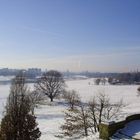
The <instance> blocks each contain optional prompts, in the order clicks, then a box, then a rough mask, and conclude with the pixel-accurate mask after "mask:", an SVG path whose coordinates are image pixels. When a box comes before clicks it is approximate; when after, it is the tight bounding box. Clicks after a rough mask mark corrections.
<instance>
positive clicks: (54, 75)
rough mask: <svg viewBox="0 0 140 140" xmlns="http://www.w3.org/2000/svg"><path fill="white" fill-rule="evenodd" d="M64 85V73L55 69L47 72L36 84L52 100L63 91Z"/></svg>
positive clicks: (38, 89)
mask: <svg viewBox="0 0 140 140" xmlns="http://www.w3.org/2000/svg"><path fill="white" fill-rule="evenodd" d="M64 87H65V82H64V79H63V76H62V74H61V73H60V72H58V71H55V70H51V71H48V72H45V73H44V74H43V76H42V77H41V78H40V79H39V80H38V81H37V84H35V88H36V90H37V91H39V92H41V93H44V94H45V95H47V96H48V97H49V98H50V100H51V102H52V101H53V99H54V98H56V97H57V96H59V95H60V94H61V93H62V92H63V90H64Z"/></svg>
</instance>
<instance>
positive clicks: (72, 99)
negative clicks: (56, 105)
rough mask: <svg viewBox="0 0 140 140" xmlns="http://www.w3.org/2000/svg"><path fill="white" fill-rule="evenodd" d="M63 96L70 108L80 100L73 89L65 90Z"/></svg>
mask: <svg viewBox="0 0 140 140" xmlns="http://www.w3.org/2000/svg"><path fill="white" fill-rule="evenodd" d="M63 98H64V99H65V101H66V102H67V103H68V105H69V108H70V109H74V107H75V106H77V105H78V104H79V102H80V97H79V95H78V94H77V93H76V91H74V90H71V91H66V92H65V93H64V95H63Z"/></svg>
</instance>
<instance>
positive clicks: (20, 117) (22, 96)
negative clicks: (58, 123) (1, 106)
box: [0, 73, 41, 140]
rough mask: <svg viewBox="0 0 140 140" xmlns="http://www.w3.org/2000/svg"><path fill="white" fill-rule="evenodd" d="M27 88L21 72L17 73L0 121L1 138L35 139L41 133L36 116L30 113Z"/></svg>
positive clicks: (6, 139) (4, 139)
mask: <svg viewBox="0 0 140 140" xmlns="http://www.w3.org/2000/svg"><path fill="white" fill-rule="evenodd" d="M28 94H29V90H28V87H27V86H26V84H25V77H24V75H23V73H20V74H19V75H17V76H16V77H15V78H14V79H13V81H12V85H11V89H10V94H9V97H8V99H7V104H6V111H5V116H4V118H3V119H2V122H1V127H0V130H1V137H2V139H3V140H25V139H28V140H37V139H39V137H40V135H41V133H40V131H39V128H37V123H36V117H35V116H34V115H32V114H31V103H30V99H29V96H28Z"/></svg>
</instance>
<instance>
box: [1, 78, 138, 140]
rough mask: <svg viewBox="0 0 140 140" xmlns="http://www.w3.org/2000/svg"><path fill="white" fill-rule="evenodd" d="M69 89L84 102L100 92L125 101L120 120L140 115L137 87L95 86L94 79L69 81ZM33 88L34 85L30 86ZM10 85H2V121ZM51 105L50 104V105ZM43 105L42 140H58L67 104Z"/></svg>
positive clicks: (40, 115) (40, 118) (40, 114)
mask: <svg viewBox="0 0 140 140" xmlns="http://www.w3.org/2000/svg"><path fill="white" fill-rule="evenodd" d="M66 84H67V89H74V90H76V91H77V92H78V94H79V95H80V97H81V99H82V101H83V102H87V101H88V100H89V99H91V97H93V96H96V95H98V93H99V92H104V93H105V94H108V95H109V97H110V98H111V101H112V102H116V101H119V100H120V99H123V102H124V104H125V107H124V108H123V110H122V113H121V114H122V115H120V118H119V119H123V118H124V117H125V116H126V115H128V114H133V113H140V97H138V96H137V88H138V86H137V85H98V86H97V85H94V82H93V79H86V80H71V81H67V82H66ZM30 86H31V87H32V86H33V85H32V84H30ZM9 89H10V85H0V119H1V118H2V114H3V111H4V105H5V101H6V97H7V96H8V94H9ZM48 104H49V103H48ZM48 104H47V105H42V106H40V107H39V108H37V109H36V115H37V121H38V124H39V128H40V130H41V132H42V136H41V140H46V139H51V140H58V139H59V138H58V137H55V136H57V135H59V134H60V133H61V129H60V126H61V124H62V123H63V121H64V120H63V119H64V112H63V111H64V110H65V108H66V106H65V104H63V102H61V101H59V102H58V101H55V102H54V103H53V104H51V105H50V104H49V105H48Z"/></svg>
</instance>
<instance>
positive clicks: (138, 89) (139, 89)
mask: <svg viewBox="0 0 140 140" xmlns="http://www.w3.org/2000/svg"><path fill="white" fill-rule="evenodd" d="M137 92H138V96H139V95H140V87H138V88H137Z"/></svg>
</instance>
